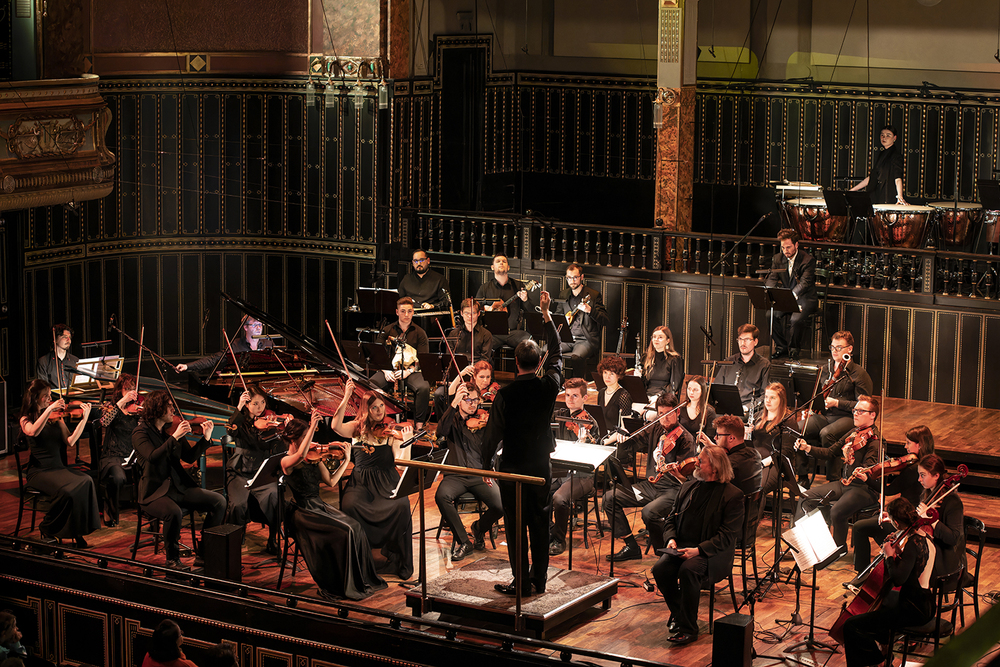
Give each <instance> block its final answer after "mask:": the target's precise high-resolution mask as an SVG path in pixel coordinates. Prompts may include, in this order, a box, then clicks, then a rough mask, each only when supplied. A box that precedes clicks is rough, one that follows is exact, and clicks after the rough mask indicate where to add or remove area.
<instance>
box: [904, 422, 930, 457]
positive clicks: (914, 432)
mask: <svg viewBox="0 0 1000 667" xmlns="http://www.w3.org/2000/svg"><path fill="white" fill-rule="evenodd" d="M906 439H907V440H909V441H910V442H915V443H917V444H918V445H920V449H919V450H917V460H918V461H919V460H920V459H922V458H924V457H925V456H930V455H931V454H933V453H934V435H933V434H932V433H931V430H930V429H929V428H927V427H926V426H924V425H923V424H921V425H920V426H914V427H913V428H911V429H910V430H909V431H907V432H906Z"/></svg>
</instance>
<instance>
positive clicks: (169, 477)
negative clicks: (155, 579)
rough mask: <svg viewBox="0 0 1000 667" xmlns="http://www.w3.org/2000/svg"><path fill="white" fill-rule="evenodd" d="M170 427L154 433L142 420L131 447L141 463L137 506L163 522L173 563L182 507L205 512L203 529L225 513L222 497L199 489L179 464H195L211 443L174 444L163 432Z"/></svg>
mask: <svg viewBox="0 0 1000 667" xmlns="http://www.w3.org/2000/svg"><path fill="white" fill-rule="evenodd" d="M172 428H173V427H172V426H171V425H169V424H168V425H167V426H166V427H165V429H164V430H157V429H156V427H154V426H153V424H152V423H151V422H150V421H149V420H146V419H143V420H142V421H140V422H139V425H138V426H136V427H135V430H134V431H132V446H133V447H134V448H135V451H136V453H137V454H138V455H139V460H140V462H141V464H142V479H141V480H140V481H139V504H140V505H142V509H143V511H144V512H145V513H147V514H149V515H150V516H154V517H156V518H158V519H160V520H161V521H163V523H164V525H163V534H164V536H165V541H166V547H167V548H166V551H167V560H177V557H178V555H179V543H180V535H181V516H182V512H181V509H182V508H183V509H194V510H198V511H201V512H205V513H206V516H205V522H204V525H203V528H211V527H213V526H218V525H219V524H220V523H222V519H223V517H224V516H225V514H226V499H225V497H224V496H222V495H221V494H218V493H215V492H214V491H208V490H206V489H202V488H201V487H199V486H198V484H197V483H195V481H194V480H193V479H192V478H191V476H190V475H189V474H188V473H187V471H186V470H185V469H184V467H183V466H182V465H181V462H182V461H183V462H185V463H194V462H195V461H197V460H198V457H199V456H201V454H202V453H203V452H204V451H205V450H206V449H208V448H209V446H210V445H211V444H212V443H211V441H209V440H207V439H205V438H202V439H201V440H199V441H198V442H197V443H194V444H191V443H190V441H189V440H188V439H187V438H182V439H181V441H178V440H177V439H176V438H174V437H173V436H172V435H171V436H167V435H166V433H165V432H164V431H165V430H166V429H172Z"/></svg>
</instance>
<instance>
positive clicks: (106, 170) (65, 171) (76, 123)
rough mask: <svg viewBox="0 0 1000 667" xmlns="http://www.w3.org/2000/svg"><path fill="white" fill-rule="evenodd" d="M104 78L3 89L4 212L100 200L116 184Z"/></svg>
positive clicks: (0, 187) (0, 203) (0, 204)
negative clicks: (102, 90) (101, 80)
mask: <svg viewBox="0 0 1000 667" xmlns="http://www.w3.org/2000/svg"><path fill="white" fill-rule="evenodd" d="M98 82H99V78H98V77H97V76H94V75H92V74H85V75H83V77H82V78H80V79H48V80H42V81H15V82H11V83H10V85H8V86H6V87H3V88H0V138H2V141H0V211H9V210H13V209H23V208H33V207H36V206H50V205H53V204H66V203H70V202H82V201H87V200H89V199H100V198H101V197H106V196H107V195H108V194H110V193H111V190H112V188H113V187H114V175H115V156H114V154H113V153H112V152H111V151H109V150H108V147H107V144H106V143H105V135H106V134H107V131H108V126H109V125H110V123H111V111H110V110H109V109H108V105H107V104H106V103H105V102H104V98H102V97H101V94H100V92H99V91H98Z"/></svg>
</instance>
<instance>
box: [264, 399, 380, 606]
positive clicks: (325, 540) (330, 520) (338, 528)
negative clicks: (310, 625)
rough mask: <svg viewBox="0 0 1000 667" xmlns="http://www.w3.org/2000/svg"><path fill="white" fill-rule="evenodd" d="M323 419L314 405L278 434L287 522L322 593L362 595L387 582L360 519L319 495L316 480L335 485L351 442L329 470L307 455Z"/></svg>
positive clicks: (348, 457) (324, 595)
mask: <svg viewBox="0 0 1000 667" xmlns="http://www.w3.org/2000/svg"><path fill="white" fill-rule="evenodd" d="M347 396H348V397H349V396H350V393H347ZM322 418H323V416H322V415H321V414H320V413H319V412H318V411H315V410H314V411H313V413H312V415H311V417H310V419H309V424H308V425H307V424H306V422H305V421H303V420H301V419H293V420H292V421H290V422H289V423H288V424H286V425H285V427H284V429H282V431H281V439H282V440H283V441H284V442H285V443H287V446H288V451H287V454H286V455H285V457H284V458H282V459H281V471H282V472H283V473H284V474H285V481H286V483H287V484H288V488H289V489H291V490H292V497H293V498H294V500H295V502H294V503H292V504H291V505H290V507H289V511H288V514H287V516H286V517H285V524H286V525H287V526H288V527H289V530H290V531H291V532H292V534H294V535H295V536H296V544H297V545H298V547H299V549H301V551H302V555H303V557H304V558H305V560H306V566H307V567H308V568H309V573H310V574H311V575H312V578H313V581H315V582H316V586H317V587H318V588H319V595H320V597H322V598H324V599H327V600H339V599H341V598H347V599H349V600H363V599H364V598H366V597H368V596H369V595H371V594H372V593H374V592H375V591H378V590H382V589H383V588H385V587H386V583H385V582H384V581H382V579H381V577H379V576H378V572H376V571H375V559H374V558H373V557H372V549H371V546H370V545H369V543H368V538H367V536H366V535H365V531H364V530H363V529H362V527H361V524H360V523H358V522H357V521H356V520H354V519H352V518H351V517H349V516H348V515H347V514H345V513H343V512H341V511H340V510H338V509H336V508H334V507H331V506H330V505H328V504H327V503H325V502H323V500H322V499H321V498H320V496H319V489H320V485H322V486H325V487H327V488H328V489H330V490H335V489H336V487H337V482H339V481H340V479H341V477H342V476H343V475H344V471H345V470H347V464H348V463H349V462H350V460H351V451H350V450H351V448H350V446H347V447H344V449H343V451H344V457H343V459H342V460H341V461H340V462H339V464H338V465H337V467H336V469H335V471H334V472H333V473H332V474H331V472H330V470H329V469H328V468H327V466H326V465H324V464H323V463H322V461H310V460H309V459H310V457H309V456H308V454H309V451H310V447H311V446H312V444H313V443H312V439H313V436H314V435H315V434H316V427H317V425H318V424H319V422H320V420H322Z"/></svg>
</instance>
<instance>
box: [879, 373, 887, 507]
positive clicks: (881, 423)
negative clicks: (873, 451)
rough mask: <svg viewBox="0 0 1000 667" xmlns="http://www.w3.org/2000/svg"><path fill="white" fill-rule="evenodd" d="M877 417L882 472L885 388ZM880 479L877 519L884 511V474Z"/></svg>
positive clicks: (883, 461) (883, 459) (883, 460)
mask: <svg viewBox="0 0 1000 667" xmlns="http://www.w3.org/2000/svg"><path fill="white" fill-rule="evenodd" d="M878 416H879V430H878V435H879V438H878V442H879V449H881V450H882V455H881V456H880V457H879V458H880V459H881V461H882V464H883V466H882V467H883V470H884V468H885V435H884V431H883V429H884V428H885V388H883V389H882V403H881V405H880V409H879V415H878ZM881 478H882V481H881V483H880V486H881V490H880V491H879V499H878V500H879V502H878V504H879V512H878V515H879V517H881V516H882V512H884V511H885V478H886V475H885V472H883V473H882V475H881Z"/></svg>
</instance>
